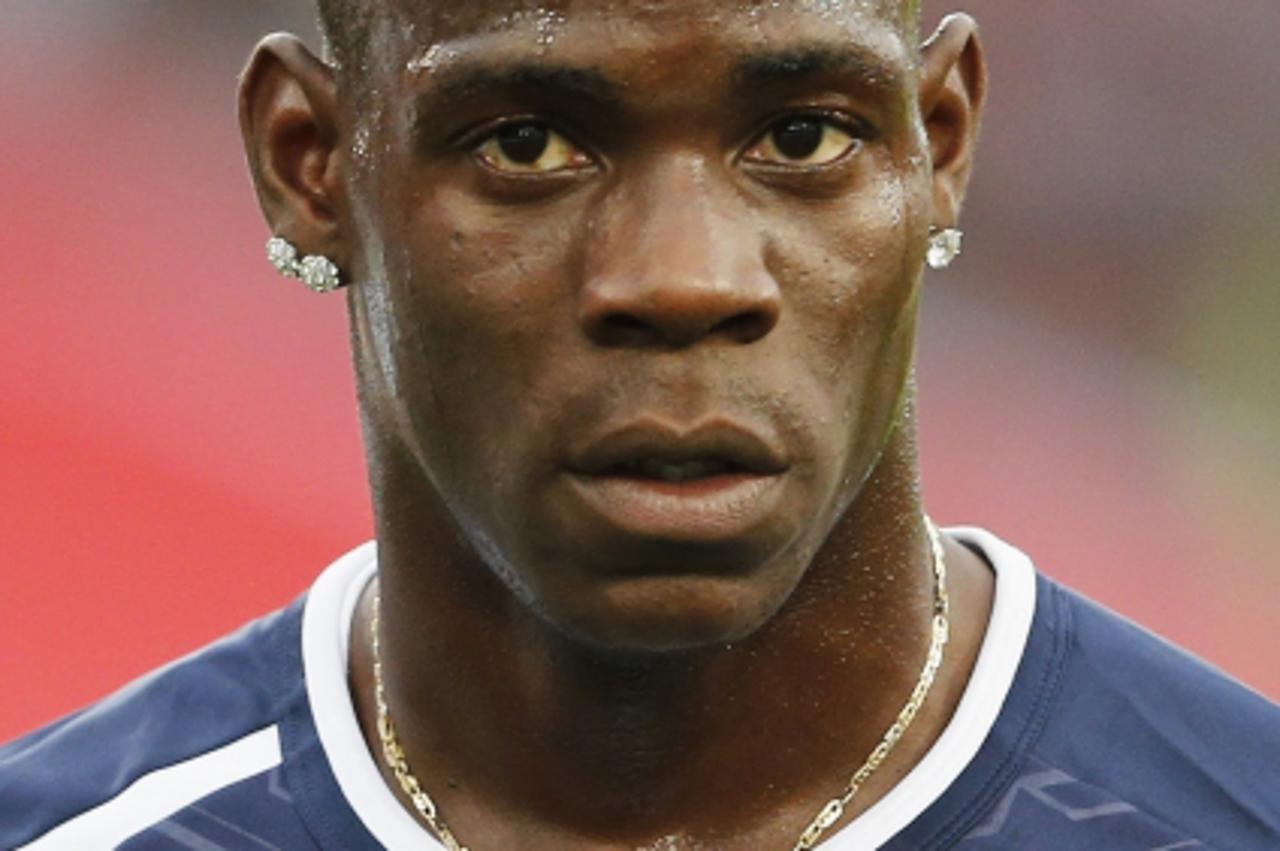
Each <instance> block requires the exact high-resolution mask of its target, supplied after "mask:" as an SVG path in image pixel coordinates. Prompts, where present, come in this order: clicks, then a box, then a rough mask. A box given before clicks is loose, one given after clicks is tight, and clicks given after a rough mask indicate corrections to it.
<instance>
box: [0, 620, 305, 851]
mask: <svg viewBox="0 0 1280 851" xmlns="http://www.w3.org/2000/svg"><path fill="white" fill-rule="evenodd" d="M301 610H302V605H301V601H299V602H298V603H295V604H294V605H293V606H291V607H289V608H288V609H285V610H283V611H280V612H277V613H275V614H272V615H269V616H267V617H265V618H262V619H261V620H258V621H255V622H253V623H251V624H249V625H248V626H246V627H244V628H243V629H241V630H240V631H238V632H236V633H235V634H233V635H230V636H228V637H226V638H224V639H222V640H221V641H218V642H217V643H215V644H212V645H210V646H209V647H206V648H204V649H202V650H200V651H197V652H196V653H193V654H192V655H190V656H188V657H186V658H184V659H181V660H179V661H177V662H174V663H173V664H171V665H168V666H166V667H164V668H162V669H159V670H157V671H155V672H154V673H152V674H149V675H147V676H145V677H143V678H142V679H140V680H138V681H136V682H134V683H132V684H131V685H129V686H126V687H125V688H124V689H122V690H120V691H119V692H117V693H116V694H114V695H111V696H110V697H107V698H106V699H104V700H102V701H100V702H98V703H96V704H94V705H92V706H90V707H88V708H86V709H83V710H81V711H80V712H77V713H75V714H73V715H71V716H68V717H67V718H64V719H62V720H60V721H58V722H55V723H54V724H51V725H49V726H48V727H46V728H44V729H41V730H37V731H36V732H34V733H31V734H30V735H28V736H26V737H24V738H22V739H19V740H17V741H15V742H12V743H11V744H8V745H6V746H4V747H0V847H4V848H13V847H18V846H23V845H24V844H25V843H31V842H33V840H36V839H37V838H39V837H42V836H44V837H46V839H47V840H49V841H46V843H45V844H46V845H48V847H63V848H65V847H83V846H81V845H77V844H76V842H75V841H74V840H73V839H72V838H71V836H70V834H69V833H68V835H67V836H65V837H59V838H57V841H52V840H53V839H54V838H55V834H57V833H58V831H59V830H62V831H63V832H64V833H66V832H68V831H72V830H73V829H75V823H76V822H79V823H81V824H82V825H90V828H91V829H92V830H94V831H102V830H120V831H125V832H121V833H119V834H118V838H119V839H124V838H125V837H127V836H129V835H131V833H130V831H131V830H136V829H138V828H139V827H140V826H145V825H146V824H147V823H148V821H147V819H148V814H155V815H156V816H157V818H160V819H162V818H163V817H164V816H165V815H166V814H167V813H169V812H172V811H173V810H175V809H177V808H180V807H181V806H185V805H186V804H188V803H190V802H192V801H195V800H198V799H200V798H203V797H205V796H207V795H211V794H214V793H216V792H217V791H219V790H220V789H223V788H225V787H227V786H230V785H233V784H235V783H238V782H241V781H243V780H246V779H247V778H250V777H253V776H255V775H260V774H263V773H265V772H269V771H270V770H271V769H272V768H273V767H275V766H278V765H279V764H280V762H281V749H280V739H279V733H278V728H277V726H276V724H277V721H278V719H279V718H280V716H281V713H282V712H283V710H284V707H286V706H287V705H288V704H289V703H290V701H291V700H293V699H295V698H296V693H297V692H298V691H299V690H301V689H302V688H303V684H302V673H301V667H300V662H299V660H298V650H297V645H298V631H299V626H300V624H299V622H300V619H301ZM90 828H82V829H90ZM77 835H78V834H77ZM85 836H86V837H87V836H93V837H94V844H95V846H97V845H99V844H101V842H102V836H103V834H102V833H100V832H95V833H89V834H85ZM110 844H112V845H114V842H112V843H110ZM32 847H45V845H42V844H41V843H36V844H35V845H34V846H32Z"/></svg>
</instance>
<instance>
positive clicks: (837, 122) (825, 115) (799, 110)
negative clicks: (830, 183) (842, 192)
mask: <svg viewBox="0 0 1280 851" xmlns="http://www.w3.org/2000/svg"><path fill="white" fill-rule="evenodd" d="M793 118H814V119H818V120H820V121H823V122H825V123H827V124H831V125H833V126H835V127H836V128H838V129H840V130H841V131H843V132H845V133H848V134H849V135H850V136H852V137H853V138H854V139H855V140H857V141H859V142H862V143H866V142H872V141H875V140H876V139H877V138H879V135H880V131H879V129H878V128H877V127H876V126H875V125H874V124H872V123H871V122H870V121H868V120H867V119H865V118H863V117H861V116H859V115H856V114H854V113H851V112H847V111H844V110H839V109H829V108H825V107H820V106H814V107H795V108H792V109H787V110H783V111H780V112H777V113H774V114H773V115H771V116H770V117H769V118H768V119H766V120H765V121H764V122H762V124H761V125H760V126H758V127H757V129H756V130H755V131H754V132H753V133H752V134H751V135H750V136H749V137H748V140H747V144H746V145H744V146H743V147H742V149H741V151H740V152H739V154H738V156H737V160H738V161H743V160H745V158H746V154H747V152H748V151H750V150H751V149H752V148H754V147H756V146H757V145H759V144H760V143H761V142H763V141H764V139H765V137H766V136H767V135H768V134H769V133H771V132H772V131H773V129H774V128H775V127H777V126H778V125H779V124H781V123H782V122H784V121H787V120H788V119H793ZM843 159H844V157H843V156H841V157H839V158H838V159H837V160H835V161H833V162H838V161H839V160H843ZM754 164H755V165H761V166H765V167H768V166H770V165H772V164H771V163H763V162H760V163H754ZM831 164H832V163H827V164H826V165H831ZM777 165H778V166H779V167H782V168H805V167H806V166H803V165H800V166H786V165H783V164H781V163H778V164H777ZM810 167H811V168H817V167H820V166H810Z"/></svg>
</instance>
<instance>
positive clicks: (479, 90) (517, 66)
mask: <svg viewBox="0 0 1280 851" xmlns="http://www.w3.org/2000/svg"><path fill="white" fill-rule="evenodd" d="M435 76H436V84H435V85H434V86H433V87H432V89H431V91H430V92H427V93H426V97H427V98H429V99H430V100H441V101H450V100H464V99H467V98H473V97H476V96H478V95H482V94H490V93H501V92H513V91H536V92H538V93H539V94H544V95H548V96H550V97H559V98H564V99H585V100H594V101H599V102H607V101H616V100H617V86H616V85H615V84H614V83H612V82H610V81H609V79H608V78H607V77H606V76H605V75H604V74H603V73H602V72H600V71H598V70H596V69H594V68H578V67H573V66H568V65H558V64H557V65H552V64H544V63H538V62H517V63H513V64H508V65H492V64H488V63H478V62H464V63H460V64H458V65H452V66H449V67H447V68H445V69H442V70H441V71H439V72H438V73H437V74H436V75H435Z"/></svg>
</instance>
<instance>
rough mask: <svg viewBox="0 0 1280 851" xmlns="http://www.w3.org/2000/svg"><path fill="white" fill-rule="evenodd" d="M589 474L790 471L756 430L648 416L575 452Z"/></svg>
mask: <svg viewBox="0 0 1280 851" xmlns="http://www.w3.org/2000/svg"><path fill="white" fill-rule="evenodd" d="M570 458H571V460H570V463H569V465H568V466H569V468H570V470H572V471H573V472H575V473H578V474H580V475H585V476H623V477H630V478H642V479H651V480H655V481H666V482H672V483H679V482H687V481H695V480H698V479H705V478H711V477H715V476H724V475H747V476H772V475H777V474H779V473H782V472H785V470H786V468H787V463H786V460H785V457H784V455H783V453H782V451H781V450H780V449H778V448H777V447H775V446H774V445H773V444H772V443H771V442H770V441H769V440H767V439H766V438H764V437H762V436H761V435H758V434H756V433H755V432H753V431H751V430H749V429H747V428H745V427H743V426H739V425H736V424H734V423H730V422H728V421H722V420H717V421H714V422H710V423H707V424H705V425H702V426H699V427H696V428H693V429H689V430H680V429H676V428H673V427H670V426H667V425H664V424H661V423H658V422H655V421H651V420H646V421H641V422H637V423H633V424H631V425H628V426H625V427H623V428H620V429H617V430H614V431H611V432H609V433H607V434H605V435H604V436H603V437H601V438H600V439H598V440H595V441H593V442H591V443H589V444H588V445H587V446H586V447H585V448H584V449H582V450H580V451H577V452H574V453H572V454H571V456H570Z"/></svg>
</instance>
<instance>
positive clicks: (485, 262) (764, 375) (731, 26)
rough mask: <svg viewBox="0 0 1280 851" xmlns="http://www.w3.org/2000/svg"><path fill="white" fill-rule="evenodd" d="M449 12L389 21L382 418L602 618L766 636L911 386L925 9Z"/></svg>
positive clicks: (568, 603)
mask: <svg viewBox="0 0 1280 851" xmlns="http://www.w3.org/2000/svg"><path fill="white" fill-rule="evenodd" d="M422 5H424V6H425V5H428V4H422ZM448 5H449V6H450V7H452V8H450V9H449V10H448V11H436V12H429V11H419V12H413V11H403V12H402V13H401V17H400V20H398V21H397V22H395V23H394V25H389V26H384V27H382V28H381V29H380V30H379V31H378V32H377V33H376V34H375V37H374V43H373V56H374V61H373V62H371V68H370V73H372V74H373V75H374V76H373V78H372V79H371V81H370V85H371V88H372V95H371V96H370V97H369V98H368V100H367V101H366V102H364V103H361V104H357V105H355V108H354V109H353V110H352V112H353V113H354V114H357V115H360V116H363V117H362V118H361V119H360V121H361V122H362V124H363V126H359V125H357V126H358V127H359V129H356V130H354V132H353V137H352V140H351V145H350V154H349V156H350V159H351V164H352V168H353V172H352V173H353V175H354V176H353V177H352V187H353V196H354V197H355V199H356V202H355V213H356V216H355V217H356V221H357V223H358V227H359V230H360V238H361V241H362V242H361V246H360V249H359V258H358V261H357V265H358V266H359V267H360V268H359V269H358V272H359V273H360V274H359V277H360V282H359V284H358V286H357V287H356V288H355V289H354V291H353V296H352V298H353V310H354V314H353V321H354V326H355V329H356V335H357V345H358V350H357V360H358V363H359V369H360V380H361V384H362V392H363V398H364V403H365V405H366V408H367V415H368V418H369V421H370V425H371V427H372V428H373V429H375V431H376V433H377V434H378V435H379V440H380V442H381V443H382V444H383V445H390V446H393V447H395V448H396V452H395V456H396V457H398V458H400V459H402V461H403V463H405V464H406V465H407V466H408V467H410V468H412V474H413V475H415V476H418V475H420V476H421V477H422V480H423V481H424V482H426V483H427V484H428V486H429V487H431V488H433V489H434V490H435V491H436V492H437V493H438V495H439V498H440V499H441V500H442V501H443V503H444V504H446V505H447V506H448V509H449V511H450V512H451V513H452V515H453V517H454V519H455V521H456V522H457V524H458V525H459V527H460V528H461V529H462V531H463V533H464V534H465V536H466V537H467V539H468V540H469V542H470V544H471V545H472V546H473V547H474V548H475V550H476V551H477V552H478V553H479V554H480V555H481V556H482V557H483V559H484V560H485V562H486V563H487V565H488V566H489V568H490V569H491V570H493V571H494V572H495V573H496V574H497V575H498V576H500V577H501V578H502V580H503V581H504V582H505V583H506V584H507V586H508V587H509V588H510V589H511V590H512V591H513V592H514V593H515V594H516V595H517V596H518V597H519V598H520V599H521V600H523V601H524V602H525V603H526V604H527V605H529V606H531V607H532V608H534V609H535V610H536V611H537V612H538V613H539V614H540V615H541V616H543V617H544V618H546V619H547V620H549V621H550V622H551V623H553V624H554V625H556V626H557V627H558V628H559V629H561V630H562V631H563V632H565V633H567V634H569V635H570V636H573V637H575V638H577V639H580V640H583V641H586V642H588V643H591V644H595V645H598V646H604V647H611V648H627V649H633V650H637V649H638V650H662V649H670V648H676V647H685V646H693V645H698V644H702V643H708V642H720V641H732V640H735V639H738V638H741V637H743V636H745V635H747V634H750V633H751V632H752V631H754V630H755V629H757V628H758V627H759V626H761V625H762V624H763V623H764V622H765V621H766V620H768V618H769V617H770V616H771V615H772V614H773V613H774V612H776V611H777V609H778V608H779V607H780V606H781V605H782V604H783V603H784V602H785V601H786V599H787V597H788V595H789V594H790V593H791V591H792V590H793V589H794V588H795V586H796V585H797V583H798V582H799V581H800V579H801V577H802V576H803V574H804V572H805V570H806V569H807V567H808V566H809V564H810V562H811V561H812V559H813V557H814V554H815V553H816V552H817V550H818V548H819V547H820V546H821V545H822V543H823V541H824V540H825V539H826V537H827V535H828V534H829V533H830V531H831V529H832V528H833V526H834V524H835V523H836V521H837V520H838V519H839V518H840V515H841V514H842V512H844V510H845V509H846V508H848V506H849V504H850V503H851V501H852V499H853V497H854V496H855V495H856V494H857V492H858V490H859V488H860V487H861V485H862V483H863V481H864V480H865V479H866V477H867V475H868V474H869V473H870V472H871V470H872V469H873V468H874V466H875V464H876V462H877V460H878V458H879V455H880V453H881V450H882V448H883V447H884V445H885V443H886V441H887V439H888V437H889V435H890V433H891V431H892V428H893V425H894V421H895V418H896V416H897V415H898V413H899V412H900V410H901V407H902V403H903V401H904V395H905V391H904V387H905V386H906V383H907V378H908V375H909V372H910V369H911V363H912V352H913V335H914V329H915V312H916V311H915V307H916V296H917V290H918V285H919V278H920V266H921V256H922V254H923V250H924V243H925V238H926V232H927V228H928V224H929V216H930V209H929V204H930V201H929V198H930V165H929V157H928V150H927V143H926V141H925V137H924V133H923V130H922V127H921V122H920V118H919V115H918V109H917V107H916V104H915V88H914V87H915V79H914V70H915V69H914V65H913V61H914V58H915V47H914V45H912V44H909V43H907V39H906V35H905V33H904V32H903V30H902V27H901V22H900V20H899V12H898V11H897V4H896V3H893V2H890V3H877V2H857V1H856V0H850V2H827V1H825V0H824V2H818V0H812V2H801V0H796V2H783V3H763V2H761V3H746V2H744V3H734V4H727V3H724V2H721V0H669V2H668V0H650V2H643V3H641V2H634V0H632V2H626V0H623V2H607V0H595V2H564V3H558V4H555V5H554V6H552V7H539V8H537V9H532V8H530V9H519V8H515V7H513V6H512V5H511V4H502V7H501V8H497V4H493V3H475V4H448Z"/></svg>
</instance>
